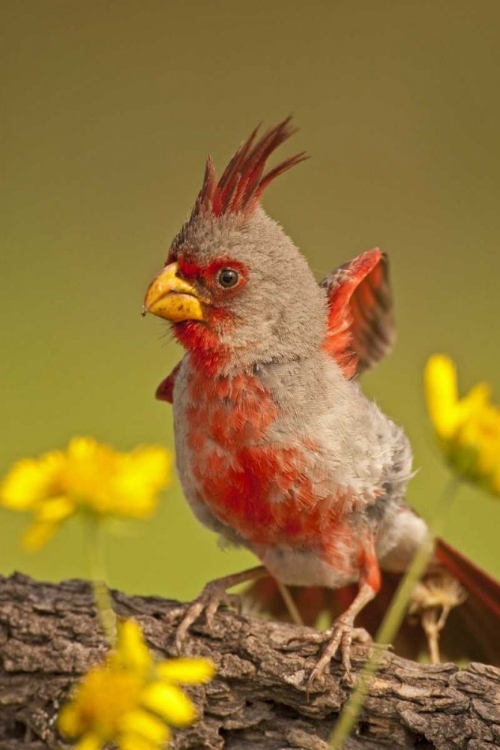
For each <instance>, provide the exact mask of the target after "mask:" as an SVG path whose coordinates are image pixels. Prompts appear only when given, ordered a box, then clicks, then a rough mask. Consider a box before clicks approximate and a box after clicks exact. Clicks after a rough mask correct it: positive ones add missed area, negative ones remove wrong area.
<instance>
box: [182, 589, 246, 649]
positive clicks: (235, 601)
mask: <svg viewBox="0 0 500 750" xmlns="http://www.w3.org/2000/svg"><path fill="white" fill-rule="evenodd" d="M223 581H224V579H216V580H215V581H210V583H207V585H206V586H205V588H204V589H203V591H202V592H201V594H200V595H199V596H198V597H197V598H196V599H195V600H194V601H193V602H192V603H191V604H190V605H189V607H188V610H187V612H186V613H185V615H184V617H183V618H182V620H181V624H180V625H179V627H178V628H177V632H176V634H175V647H176V649H177V652H178V653H179V654H180V653H181V649H182V644H183V643H184V640H185V638H186V635H187V633H188V630H189V628H190V627H191V626H192V625H193V624H194V623H195V622H196V621H197V620H198V619H199V618H200V617H201V616H202V615H203V613H204V614H205V621H206V624H207V628H208V630H209V632H211V631H212V629H213V624H214V619H215V615H216V613H217V610H218V609H219V607H220V606H221V604H224V605H226V606H227V607H229V608H231V607H234V608H235V609H237V610H238V611H239V609H240V603H241V599H240V597H239V596H238V595H236V594H228V593H227V591H226V589H225V586H224V582H223Z"/></svg>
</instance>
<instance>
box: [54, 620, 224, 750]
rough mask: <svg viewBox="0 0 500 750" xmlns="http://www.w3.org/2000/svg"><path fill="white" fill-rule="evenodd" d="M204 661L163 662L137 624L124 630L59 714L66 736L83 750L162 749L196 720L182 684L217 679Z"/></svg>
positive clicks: (127, 624) (130, 623)
mask: <svg viewBox="0 0 500 750" xmlns="http://www.w3.org/2000/svg"><path fill="white" fill-rule="evenodd" d="M214 672H215V670H214V666H213V664H212V663H211V662H209V661H208V660H206V659H201V658H193V659H188V658H183V659H172V660H171V661H162V662H157V661H155V659H154V658H153V656H152V655H151V653H150V651H149V649H148V647H147V646H146V643H145V641H144V636H143V634H142V631H141V629H140V627H139V625H137V623H135V622H133V621H132V620H127V621H125V622H122V623H120V624H119V626H118V644H117V648H116V651H112V652H111V653H110V654H109V656H108V658H107V659H106V661H105V662H104V664H102V665H101V666H98V667H94V668H93V669H91V670H90V671H89V672H88V673H87V674H86V675H85V677H84V678H83V680H82V681H81V682H80V684H79V685H78V686H77V688H76V690H75V693H74V695H73V698H72V699H71V700H70V702H69V703H68V704H67V705H66V706H64V707H63V708H62V710H61V712H60V714H59V720H58V726H59V730H60V731H61V734H63V735H64V736H65V737H66V738H68V739H70V740H75V741H77V743H78V744H77V748H78V750H99V749H100V748H101V747H103V745H105V744H106V743H108V742H116V744H117V745H118V747H119V748H120V750H156V748H159V747H160V746H161V745H163V744H164V743H165V742H167V741H168V739H169V738H170V735H171V732H170V727H184V726H188V725H189V724H192V723H193V721H194V720H195V719H196V709H195V707H194V705H193V703H192V701H191V699H190V698H189V697H188V696H187V695H186V694H185V693H184V692H183V691H182V690H181V689H180V688H179V687H178V683H190V684H194V683H196V684H200V683H204V682H208V681H209V680H210V679H212V677H213V675H214Z"/></svg>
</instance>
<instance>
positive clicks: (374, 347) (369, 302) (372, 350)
mask: <svg viewBox="0 0 500 750" xmlns="http://www.w3.org/2000/svg"><path fill="white" fill-rule="evenodd" d="M320 286H322V287H323V288H324V289H326V291H327V294H328V299H329V314H328V333H327V336H326V340H325V343H324V348H325V350H326V351H327V352H329V353H330V354H331V355H332V357H333V358H334V359H335V360H336V362H337V363H338V364H339V365H340V367H341V368H342V371H343V373H344V375H345V376H346V377H347V378H353V377H356V376H357V375H360V374H361V373H363V372H364V371H365V370H367V369H369V368H370V367H372V366H373V365H375V364H376V363H377V362H379V361H380V360H381V359H382V357H384V356H385V355H386V354H388V353H389V352H390V350H391V349H392V346H393V344H394V341H395V338H396V326H395V323H394V315H393V300H392V292H391V287H390V284H389V265H388V260H387V256H386V255H385V253H382V252H381V251H380V250H379V249H378V248H374V249H373V250H368V252H366V253H363V254H362V255H359V256H358V257H357V258H354V260H350V261H349V262H348V263H344V264H343V265H342V266H339V268H337V269H336V270H335V271H333V272H332V273H331V274H329V275H328V276H327V277H326V278H325V279H323V281H322V282H321V285H320Z"/></svg>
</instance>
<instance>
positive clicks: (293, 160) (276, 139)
mask: <svg viewBox="0 0 500 750" xmlns="http://www.w3.org/2000/svg"><path fill="white" fill-rule="evenodd" d="M290 121H291V117H287V118H286V120H283V122H280V123H278V125H275V126H274V127H273V128H270V129H269V130H267V131H266V132H265V133H264V134H263V135H262V136H261V137H260V138H258V139H257V132H258V130H259V128H258V127H257V128H255V130H254V131H253V132H252V134H251V135H250V137H249V138H248V140H246V141H245V143H243V144H242V145H241V146H240V147H239V149H238V150H237V152H236V153H235V155H234V156H233V158H232V159H231V161H230V162H229V164H228V165H227V167H226V168H225V170H224V172H223V174H222V177H221V178H220V180H218V179H217V173H216V171H215V167H214V164H213V161H212V159H211V157H210V156H209V157H208V158H207V164H206V168H205V177H204V180H203V185H202V188H201V190H200V193H199V195H198V198H197V200H196V203H195V206H194V209H193V212H192V214H191V218H193V217H194V216H197V215H198V214H200V213H212V214H213V215H214V216H222V215H224V214H237V213H243V214H245V215H246V216H249V215H250V214H251V213H252V212H253V211H254V210H255V208H256V207H257V205H258V203H259V199H260V196H261V195H262V193H263V192H264V190H265V189H266V188H267V186H268V185H269V184H270V183H271V182H272V181H273V180H274V179H275V178H276V177H278V175H280V174H282V173H283V172H286V171H287V170H288V169H290V168H291V167H294V166H295V165H296V164H298V163H299V162H301V161H304V159H307V155H306V153H305V152H304V151H302V152H301V153H299V154H295V155H294V156H290V157H289V158H288V159H285V160H284V161H282V162H281V163H280V164H278V165H277V166H276V167H273V169H270V170H269V171H268V172H264V170H265V168H266V162H267V160H268V158H269V157H270V155H271V154H272V153H273V151H275V150H276V149H277V148H278V146H280V145H281V144H282V143H283V142H284V141H286V140H287V139H288V138H290V136H292V135H293V134H294V133H295V132H296V131H297V128H293V127H291V126H290ZM256 139H257V140H256Z"/></svg>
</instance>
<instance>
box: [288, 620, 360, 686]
mask: <svg viewBox="0 0 500 750" xmlns="http://www.w3.org/2000/svg"><path fill="white" fill-rule="evenodd" d="M353 640H354V641H358V642H359V643H368V642H370V641H371V636H370V634H369V633H368V632H367V631H366V630H365V629H364V628H355V627H354V624H353V618H352V617H351V616H350V615H348V614H344V615H341V616H340V617H339V618H338V619H337V620H336V621H335V622H334V624H333V625H332V627H331V628H329V629H328V630H325V631H324V632H322V633H308V634H307V635H301V636H297V637H294V638H291V639H290V640H289V641H288V643H287V646H289V647H291V646H292V644H296V645H304V644H308V643H312V644H322V645H323V646H324V647H323V650H322V653H321V656H320V657H319V659H318V661H317V662H316V665H315V666H314V669H313V670H312V672H311V674H310V675H309V679H308V681H307V691H306V692H307V696H309V693H310V692H311V690H312V689H313V687H314V683H315V682H316V681H317V680H318V679H319V678H320V677H321V676H322V675H323V674H324V673H325V672H326V670H327V669H328V667H329V666H330V662H331V661H332V659H333V658H334V657H335V656H336V655H337V653H338V651H339V649H340V653H341V657H342V667H343V669H344V676H343V679H344V681H345V682H346V683H347V684H348V685H353V684H354V677H353V675H352V671H351V645H352V642H353Z"/></svg>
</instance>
